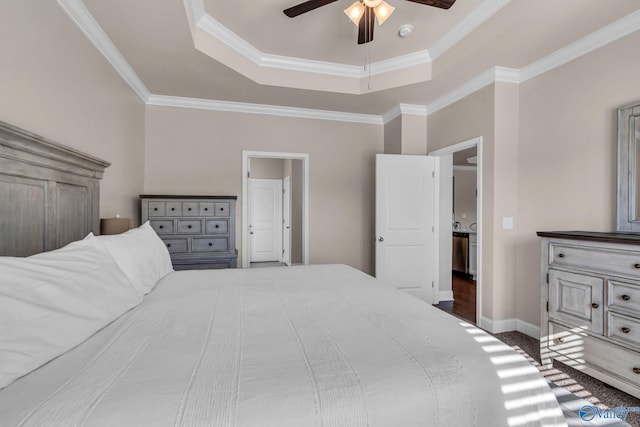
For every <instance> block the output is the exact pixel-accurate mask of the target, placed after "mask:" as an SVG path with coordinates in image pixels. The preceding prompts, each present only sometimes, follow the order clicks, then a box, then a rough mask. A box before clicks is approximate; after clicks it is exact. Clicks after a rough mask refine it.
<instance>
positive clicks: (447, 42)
mask: <svg viewBox="0 0 640 427" xmlns="http://www.w3.org/2000/svg"><path fill="white" fill-rule="evenodd" d="M510 1H511V0H485V1H484V2H483V3H482V4H481V5H480V6H478V7H477V8H475V9H474V10H473V11H472V12H471V13H470V14H468V15H467V16H465V17H464V18H463V19H462V20H461V21H460V22H458V24H457V25H456V26H455V27H453V28H452V29H451V30H450V31H449V32H448V33H447V34H445V35H444V36H443V37H442V38H440V39H439V40H438V41H437V42H435V43H434V44H433V46H431V48H430V49H429V52H431V58H432V59H433V60H435V59H436V58H438V57H439V56H441V55H442V54H443V53H445V52H446V51H447V50H449V49H450V48H452V47H453V46H454V45H455V44H456V43H458V42H459V41H460V40H462V39H463V38H464V37H466V36H467V35H469V34H470V33H471V32H473V30H475V29H476V28H478V27H479V26H480V25H482V24H483V23H484V22H485V21H486V20H487V19H489V18H491V17H492V16H493V15H495V14H496V13H497V12H498V11H499V10H500V9H502V8H503V7H505V6H506V5H507V4H509V2H510Z"/></svg>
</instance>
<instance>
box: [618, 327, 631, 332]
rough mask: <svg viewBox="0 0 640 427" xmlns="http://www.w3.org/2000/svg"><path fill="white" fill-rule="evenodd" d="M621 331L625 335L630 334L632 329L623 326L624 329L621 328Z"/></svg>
mask: <svg viewBox="0 0 640 427" xmlns="http://www.w3.org/2000/svg"><path fill="white" fill-rule="evenodd" d="M620 330H621V331H622V332H623V333H625V334H628V333H629V332H631V329H629V328H627V327H626V326H623V327H622V328H620Z"/></svg>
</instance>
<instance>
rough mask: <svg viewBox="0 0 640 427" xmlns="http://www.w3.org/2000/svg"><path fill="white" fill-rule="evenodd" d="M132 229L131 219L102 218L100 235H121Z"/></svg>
mask: <svg viewBox="0 0 640 427" xmlns="http://www.w3.org/2000/svg"><path fill="white" fill-rule="evenodd" d="M130 228H131V219H129V218H102V219H101V220H100V234H120V233H124V232H125V231H127V230H128V229H130Z"/></svg>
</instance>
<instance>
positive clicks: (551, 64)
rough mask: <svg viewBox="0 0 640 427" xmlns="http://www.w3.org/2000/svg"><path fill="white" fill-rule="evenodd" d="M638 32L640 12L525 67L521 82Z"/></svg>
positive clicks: (639, 28)
mask: <svg viewBox="0 0 640 427" xmlns="http://www.w3.org/2000/svg"><path fill="white" fill-rule="evenodd" d="M638 30H640V10H638V11H636V12H633V13H631V14H629V15H627V16H625V17H623V18H621V19H619V20H617V21H615V22H613V23H612V24H609V25H607V26H606V27H603V28H601V29H599V30H597V31H595V32H593V33H591V34H589V35H588V36H586V37H583V38H582V39H580V40H578V41H576V42H574V43H571V44H569V45H567V46H565V47H563V48H561V49H558V50H556V51H555V52H553V53H551V54H549V55H547V56H545V57H544V58H541V59H539V60H537V61H535V62H533V63H531V64H529V65H527V66H525V67H523V68H522V72H521V82H526V81H527V80H530V79H533V78H534V77H537V76H539V75H540V74H543V73H546V72H547V71H551V70H553V69H554V68H557V67H559V66H561V65H564V64H566V63H567V62H571V61H573V60H574V59H576V58H579V57H581V56H583V55H586V54H588V53H590V52H592V51H594V50H596V49H598V48H600V47H602V46H606V45H607V44H609V43H612V42H614V41H616V40H618V39H621V38H622V37H625V36H627V35H629V34H631V33H634V32H636V31H638Z"/></svg>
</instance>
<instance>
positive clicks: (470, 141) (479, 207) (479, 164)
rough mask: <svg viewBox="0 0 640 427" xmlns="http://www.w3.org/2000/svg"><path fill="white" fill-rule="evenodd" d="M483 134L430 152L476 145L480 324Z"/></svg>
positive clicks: (479, 314)
mask: <svg viewBox="0 0 640 427" xmlns="http://www.w3.org/2000/svg"><path fill="white" fill-rule="evenodd" d="M482 145H483V144H482V136H478V137H475V138H471V139H468V140H466V141H462V142H459V143H457V144H453V145H450V146H448V147H444V148H441V149H438V150H434V151H431V152H429V153H428V155H429V156H436V157H440V156H444V155H447V154H453V153H456V152H458V151H462V150H466V149H467V148H473V147H474V146H475V147H476V151H477V156H478V162H477V169H476V188H477V191H478V196H477V198H476V211H477V212H476V217H477V220H476V222H477V224H478V226H477V227H476V228H477V230H478V231H477V236H478V253H477V255H478V260H477V274H476V325H480V324H481V323H482V252H483V251H482V247H483V245H482V242H483V240H484V239H483V234H484V227H483V226H482V224H483V221H484V219H483V217H482V206H483V186H482V164H483V160H482V159H483V154H482Z"/></svg>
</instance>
